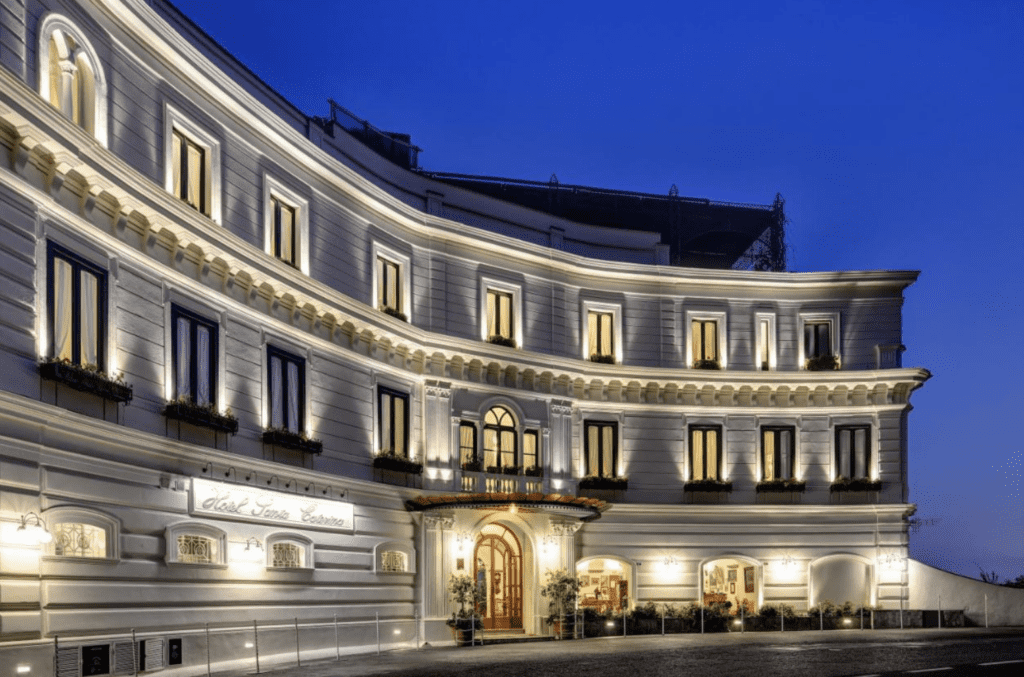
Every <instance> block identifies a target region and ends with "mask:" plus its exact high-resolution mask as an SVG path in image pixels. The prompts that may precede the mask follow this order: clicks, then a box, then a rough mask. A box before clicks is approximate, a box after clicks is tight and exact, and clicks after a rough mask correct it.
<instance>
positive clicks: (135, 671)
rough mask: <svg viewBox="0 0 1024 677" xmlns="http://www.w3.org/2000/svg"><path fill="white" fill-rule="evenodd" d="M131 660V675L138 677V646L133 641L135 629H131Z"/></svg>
mask: <svg viewBox="0 0 1024 677" xmlns="http://www.w3.org/2000/svg"><path fill="white" fill-rule="evenodd" d="M132 660H133V661H135V667H134V668H132V674H134V675H136V677H138V674H139V645H138V643H137V642H136V641H135V628H132Z"/></svg>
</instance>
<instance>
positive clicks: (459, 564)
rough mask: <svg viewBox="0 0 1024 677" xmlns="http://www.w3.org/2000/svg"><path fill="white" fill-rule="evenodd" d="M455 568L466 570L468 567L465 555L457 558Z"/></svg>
mask: <svg viewBox="0 0 1024 677" xmlns="http://www.w3.org/2000/svg"><path fill="white" fill-rule="evenodd" d="M455 568H456V569H457V570H459V571H464V570H465V568H466V559H465V558H464V557H460V558H458V559H457V560H455Z"/></svg>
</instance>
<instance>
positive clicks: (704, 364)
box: [693, 360, 722, 370]
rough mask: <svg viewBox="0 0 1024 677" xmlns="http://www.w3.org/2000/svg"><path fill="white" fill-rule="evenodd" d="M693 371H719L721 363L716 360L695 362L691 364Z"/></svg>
mask: <svg viewBox="0 0 1024 677" xmlns="http://www.w3.org/2000/svg"><path fill="white" fill-rule="evenodd" d="M693 368H694V369H715V370H721V369H722V363H721V362H719V361H718V360H696V361H694V363H693Z"/></svg>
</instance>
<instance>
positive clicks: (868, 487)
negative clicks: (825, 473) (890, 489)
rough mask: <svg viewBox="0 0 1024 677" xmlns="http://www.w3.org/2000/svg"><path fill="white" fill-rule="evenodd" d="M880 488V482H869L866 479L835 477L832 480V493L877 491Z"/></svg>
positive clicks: (869, 480)
mask: <svg viewBox="0 0 1024 677" xmlns="http://www.w3.org/2000/svg"><path fill="white" fill-rule="evenodd" d="M881 488H882V480H871V479H868V478H866V477H858V478H854V479H850V478H848V477H842V476H840V477H837V478H835V479H834V480H832V486H831V487H830V489H831V490H832V491H878V490H879V489H881Z"/></svg>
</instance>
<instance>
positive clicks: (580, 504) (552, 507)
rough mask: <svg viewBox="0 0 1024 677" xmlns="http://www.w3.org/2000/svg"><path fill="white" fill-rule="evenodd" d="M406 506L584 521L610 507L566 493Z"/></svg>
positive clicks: (432, 499) (421, 499) (424, 499)
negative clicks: (509, 512)
mask: <svg viewBox="0 0 1024 677" xmlns="http://www.w3.org/2000/svg"><path fill="white" fill-rule="evenodd" d="M405 507H406V508H407V509H408V510H409V511H411V512H417V511H422V510H433V509H438V508H490V509H493V508H497V507H501V508H508V509H509V510H512V509H515V510H522V511H523V512H541V513H548V514H559V515H566V516H572V517H577V518H579V519H580V521H583V522H590V521H592V520H596V519H598V518H600V517H601V513H602V512H604V511H605V510H607V509H608V508H609V507H610V504H609V503H607V502H606V501H602V500H600V499H596V498H584V497H582V496H565V495H563V494H539V493H537V494H523V493H486V494H443V495H440V496H417V497H416V498H414V499H411V500H409V501H406V502H405Z"/></svg>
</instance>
